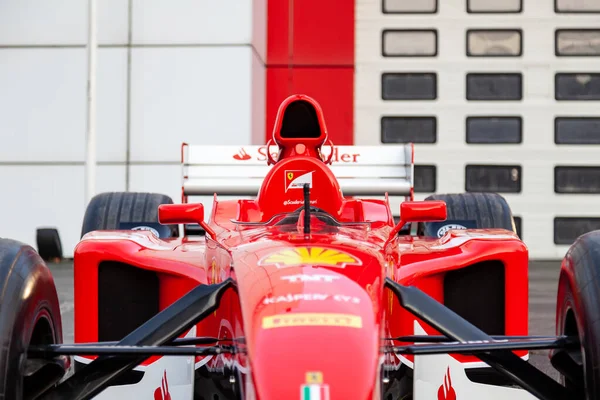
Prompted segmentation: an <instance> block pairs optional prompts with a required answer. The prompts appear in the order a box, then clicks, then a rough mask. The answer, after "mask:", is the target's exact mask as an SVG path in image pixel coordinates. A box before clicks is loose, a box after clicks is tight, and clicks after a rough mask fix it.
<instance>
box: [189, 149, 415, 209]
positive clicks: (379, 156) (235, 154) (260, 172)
mask: <svg viewBox="0 0 600 400" xmlns="http://www.w3.org/2000/svg"><path fill="white" fill-rule="evenodd" d="M322 152H323V154H324V156H325V158H326V159H327V158H328V157H329V155H330V154H331V148H330V147H329V146H323V149H322ZM266 154H267V152H266V146H243V147H239V146H201V145H187V144H184V145H183V147H182V164H183V195H184V197H187V196H207V195H209V196H212V195H213V194H214V193H216V194H217V195H219V196H256V195H257V194H258V191H259V189H260V186H261V185H262V182H263V179H264V178H265V176H266V174H267V172H268V171H269V169H270V168H271V167H272V166H268V165H267V155H266ZM271 154H272V155H273V158H274V159H276V157H277V146H271ZM413 160H414V159H413V146H412V144H405V145H404V144H401V145H390V146H336V147H335V148H334V156H333V164H332V165H330V168H331V170H332V172H333V173H334V175H335V176H336V177H337V179H338V182H339V184H340V186H341V188H342V191H343V193H344V196H384V195H385V193H386V192H387V193H388V194H389V195H390V196H408V197H412V188H413V186H414V176H413V174H414V165H413Z"/></svg>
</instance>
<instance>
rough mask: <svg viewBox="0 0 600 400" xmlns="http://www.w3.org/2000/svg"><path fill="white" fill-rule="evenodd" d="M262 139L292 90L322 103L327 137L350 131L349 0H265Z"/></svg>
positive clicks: (349, 136)
mask: <svg viewBox="0 0 600 400" xmlns="http://www.w3.org/2000/svg"><path fill="white" fill-rule="evenodd" d="M267 1H268V5H267V10H268V17H267V60H266V67H267V89H266V98H267V99H266V139H267V140H268V139H270V138H271V137H272V129H273V123H274V121H275V114H276V112H277V109H278V108H279V104H280V103H281V102H282V101H283V99H285V98H286V97H287V96H289V95H291V94H295V93H302V94H307V95H309V96H312V97H314V98H315V99H316V100H317V101H318V102H319V103H320V104H321V106H322V107H323V111H324V113H325V119H326V123H327V128H328V131H329V138H330V139H331V140H333V142H334V143H336V144H340V145H343V144H352V143H353V137H354V132H353V130H354V0H337V1H322V0H302V1H300V0H267Z"/></svg>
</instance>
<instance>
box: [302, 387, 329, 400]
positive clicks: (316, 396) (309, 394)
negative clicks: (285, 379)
mask: <svg viewBox="0 0 600 400" xmlns="http://www.w3.org/2000/svg"><path fill="white" fill-rule="evenodd" d="M301 399H302V400H329V386H328V385H320V384H310V385H303V386H302V396H301Z"/></svg>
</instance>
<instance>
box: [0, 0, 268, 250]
mask: <svg viewBox="0 0 600 400" xmlns="http://www.w3.org/2000/svg"><path fill="white" fill-rule="evenodd" d="M263 9H264V7H263ZM259 11H260V10H259ZM263 11H264V10H263ZM130 12H131V15H129V13H130ZM253 12H256V9H254V10H253V2H252V0H233V1H229V2H213V1H210V0H173V1H169V2H165V1H163V0H102V1H98V40H99V44H100V49H99V51H98V75H97V96H98V98H97V135H98V139H97V142H98V143H97V157H98V162H99V167H98V172H97V185H96V191H97V192H98V193H100V192H103V191H125V190H129V191H154V192H161V193H165V194H168V195H170V196H172V197H173V199H174V201H175V202H179V201H180V198H181V193H180V187H181V170H180V167H179V160H180V146H181V142H183V141H186V142H190V143H196V144H204V143H206V144H242V145H243V144H250V143H251V140H252V139H251V138H252V131H253V127H254V129H260V128H261V121H262V120H264V113H263V114H261V115H259V116H258V119H255V118H254V117H253V115H252V106H253V103H256V102H258V104H259V107H260V104H262V103H264V88H263V89H262V98H256V95H254V98H253V97H252V96H253V92H254V91H253V89H252V86H253V84H256V82H257V81H258V82H262V83H263V84H264V67H262V61H260V60H259V61H258V62H257V60H256V55H255V54H254V53H255V52H253V51H252V47H251V43H252V40H253V32H258V33H260V32H261V29H260V28H257V27H256V26H253ZM87 23H88V20H87V2H86V1H81V0H46V1H37V0H4V1H2V2H0V139H1V140H2V142H1V145H0V182H1V183H2V193H3V196H2V197H0V236H2V237H11V238H14V239H17V240H21V241H24V242H26V243H29V244H31V245H34V246H35V229H36V227H40V226H44V227H46V226H54V227H57V228H58V230H59V233H60V235H61V239H62V242H63V248H64V252H65V256H72V254H73V249H74V247H75V245H76V243H77V241H78V239H79V235H80V230H81V222H82V218H83V214H84V212H85V204H84V162H85V135H86V121H87V103H86V93H87V92H86V90H87V89H86V85H87V54H86V48H85V45H86V43H87ZM262 23H264V19H263V20H262ZM261 40H262V41H263V42H264V38H263V39H261ZM261 40H258V42H259V43H260V42H261ZM253 64H254V66H255V69H256V68H258V71H253ZM261 71H262V73H261ZM261 80H262V81H261ZM259 93H261V92H260V90H259ZM263 109H264V106H263ZM262 124H264V122H262ZM262 126H264V125H262Z"/></svg>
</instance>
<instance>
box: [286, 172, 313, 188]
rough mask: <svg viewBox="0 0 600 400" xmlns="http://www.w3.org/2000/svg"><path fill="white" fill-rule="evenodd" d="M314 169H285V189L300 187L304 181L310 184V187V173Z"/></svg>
mask: <svg viewBox="0 0 600 400" xmlns="http://www.w3.org/2000/svg"><path fill="white" fill-rule="evenodd" d="M313 172H315V171H310V172H309V171H298V170H286V171H285V191H286V192H287V191H288V190H290V189H302V188H303V187H304V184H305V183H308V184H309V185H310V188H311V189H312V174H313Z"/></svg>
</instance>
